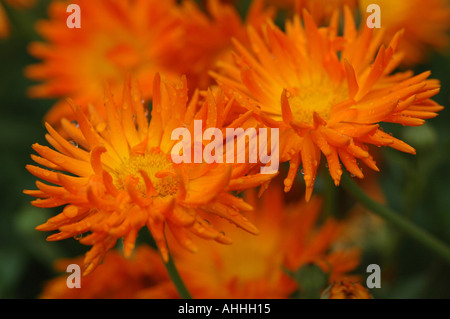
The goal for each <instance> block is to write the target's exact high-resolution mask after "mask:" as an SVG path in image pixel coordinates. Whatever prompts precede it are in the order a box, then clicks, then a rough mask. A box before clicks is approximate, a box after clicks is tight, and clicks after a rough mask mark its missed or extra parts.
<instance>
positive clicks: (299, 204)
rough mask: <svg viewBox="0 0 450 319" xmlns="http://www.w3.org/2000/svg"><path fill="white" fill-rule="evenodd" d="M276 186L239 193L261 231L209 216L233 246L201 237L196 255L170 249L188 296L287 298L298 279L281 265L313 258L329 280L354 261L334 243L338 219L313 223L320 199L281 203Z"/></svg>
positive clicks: (351, 251)
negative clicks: (258, 194)
mask: <svg viewBox="0 0 450 319" xmlns="http://www.w3.org/2000/svg"><path fill="white" fill-rule="evenodd" d="M279 186H281V185H279V184H275V183H273V185H271V186H269V188H268V189H267V190H266V192H265V193H264V194H263V197H262V198H261V199H257V197H256V192H254V191H249V192H246V193H244V198H245V199H246V201H248V202H249V203H251V204H252V205H253V206H254V207H255V210H254V211H252V212H250V213H249V214H248V217H249V218H250V219H251V220H252V221H254V223H255V225H257V226H258V228H259V229H260V236H258V237H249V236H245V235H243V234H241V233H239V232H237V231H236V228H231V227H228V225H226V223H224V222H221V221H218V220H216V218H214V219H209V221H210V222H211V223H214V224H216V223H218V224H219V225H221V228H222V229H224V231H225V233H226V234H227V235H229V236H231V237H232V238H233V245H231V246H226V247H225V246H220V247H219V246H217V245H215V246H213V245H209V244H208V243H207V242H205V241H203V242H202V243H199V245H201V246H200V247H201V249H200V251H199V252H198V253H197V254H195V255H194V254H186V253H184V252H183V251H178V252H177V251H175V252H174V256H175V258H176V262H177V267H178V270H179V272H180V274H181V276H182V278H183V280H184V283H185V284H186V286H187V287H188V289H189V291H190V293H191V294H192V296H193V297H195V298H252V299H253V298H255V299H258V298H289V297H290V295H291V294H292V293H293V292H294V291H295V290H296V288H297V284H296V283H295V282H294V280H293V279H292V278H290V277H289V276H288V275H287V274H286V272H285V270H284V269H285V268H287V269H289V270H291V271H295V270H297V269H298V268H300V267H302V266H304V265H306V264H308V263H316V264H317V265H319V266H320V267H321V268H322V269H323V271H324V272H329V273H330V280H331V281H333V280H339V279H340V278H342V277H343V276H345V275H346V274H347V273H348V272H349V271H352V270H354V269H355V268H356V267H357V266H358V264H359V256H360V251H359V249H357V248H355V246H353V247H350V248H342V247H341V248H339V249H334V247H333V244H334V242H335V241H336V239H337V238H339V236H340V234H341V230H342V224H341V223H339V222H337V221H336V220H333V219H327V220H326V221H325V223H324V224H323V225H322V226H318V218H319V216H320V211H321V200H320V199H319V198H313V199H312V200H311V202H310V203H305V201H304V200H300V201H296V202H294V203H291V204H285V202H284V198H283V191H282V189H281V188H280V187H279ZM169 236H170V235H169ZM168 241H169V243H170V241H171V238H170V237H169V238H168ZM143 296H145V294H144V295H143Z"/></svg>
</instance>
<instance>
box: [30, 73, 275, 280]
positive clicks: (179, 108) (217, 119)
mask: <svg viewBox="0 0 450 319" xmlns="http://www.w3.org/2000/svg"><path fill="white" fill-rule="evenodd" d="M131 82H132V81H131V80H130V79H128V80H127V81H126V84H125V86H124V94H123V98H122V102H121V103H116V102H115V101H114V99H113V97H112V95H111V92H110V91H109V90H107V93H106V98H105V104H104V107H105V108H106V109H105V110H104V111H103V113H105V114H106V117H105V118H103V117H102V116H100V115H99V113H97V112H96V108H94V107H89V112H90V116H89V117H87V116H86V115H85V114H84V112H83V110H82V109H81V107H78V106H74V105H72V107H73V108H74V112H75V119H76V122H69V121H68V120H66V119H63V120H62V122H61V123H62V128H63V129H64V131H65V134H66V135H67V136H69V138H67V139H66V138H64V137H62V136H61V135H60V134H59V133H58V132H57V131H56V130H55V129H53V128H52V126H50V125H48V124H46V127H47V130H48V133H49V134H47V135H46V138H47V141H48V142H49V143H50V144H51V145H52V146H53V148H54V149H52V148H50V147H46V146H42V145H39V144H34V145H33V149H34V150H35V151H36V152H37V153H38V154H39V155H40V156H35V155H32V159H33V160H34V161H35V162H36V163H37V164H39V165H41V166H44V167H45V168H41V167H38V166H33V165H28V166H27V169H28V170H29V171H30V172H31V173H32V174H33V175H35V176H36V177H38V178H40V179H42V180H44V181H47V182H49V183H51V184H53V185H49V184H45V183H42V182H40V181H38V182H37V183H36V185H37V187H38V190H35V191H25V193H26V194H29V195H32V196H35V197H38V199H37V200H35V201H33V202H32V204H33V205H34V206H37V207H43V208H46V207H58V206H63V205H66V206H65V207H64V209H63V211H62V213H60V214H59V215H57V216H55V217H53V218H51V219H49V220H48V221H47V222H46V223H45V224H43V225H40V226H38V227H37V229H38V230H42V231H52V230H59V232H58V233H55V234H53V235H51V236H49V237H48V240H61V239H66V238H70V237H75V236H79V235H81V234H85V233H89V234H88V235H86V236H85V237H83V238H81V239H80V242H81V243H82V244H86V245H92V246H93V247H92V248H91V250H90V251H89V252H88V253H87V254H86V258H85V264H86V266H87V268H86V271H85V273H86V274H88V273H89V272H91V271H92V270H94V269H95V268H96V267H97V265H98V264H99V263H100V262H101V260H102V259H103V257H104V255H105V254H106V252H107V251H108V250H110V249H111V248H113V247H114V246H115V244H116V241H117V240H118V239H119V238H124V253H125V255H126V256H129V255H130V254H131V252H132V250H133V248H134V244H135V240H136V237H137V234H138V231H139V230H140V229H141V228H142V227H145V226H147V227H148V229H149V230H150V231H151V233H152V236H153V238H154V239H155V241H156V244H157V245H158V248H159V250H160V252H161V255H162V256H163V259H164V260H165V261H167V260H168V250H167V245H166V240H165V228H166V226H167V227H168V229H169V230H170V231H171V232H172V234H173V235H174V236H175V238H176V239H177V241H178V242H179V244H181V245H182V246H183V247H184V248H186V249H188V250H190V251H196V250H197V247H196V245H194V243H193V241H192V240H191V237H190V235H191V234H194V235H196V236H198V237H201V238H203V239H208V240H215V241H217V242H219V243H222V244H229V243H231V240H230V238H229V237H227V236H225V235H223V234H222V233H221V232H219V231H217V230H216V229H215V228H214V227H213V226H212V225H210V224H208V223H207V222H205V220H204V218H207V216H210V215H218V216H220V217H222V218H224V219H227V220H229V221H230V222H232V223H234V224H236V225H237V226H239V227H241V228H242V229H244V230H246V231H248V232H250V233H254V234H256V233H258V229H257V228H256V227H255V226H254V225H253V224H252V223H250V222H249V221H248V220H247V219H246V218H245V217H244V216H243V215H241V213H240V212H245V211H249V210H251V209H252V207H251V206H250V205H248V204H247V203H245V202H244V201H243V200H242V199H240V198H238V197H236V196H233V195H232V194H231V193H230V191H241V190H243V189H247V188H252V187H257V186H259V185H261V184H263V183H266V182H268V181H269V180H270V179H271V178H273V176H274V174H265V175H261V174H252V175H246V174H247V173H248V171H249V170H250V169H251V168H252V165H254V164H245V163H244V164H226V163H223V164H218V163H213V164H206V163H205V162H203V163H199V164H196V163H193V164H189V163H180V164H174V163H173V162H172V158H171V150H172V147H173V146H174V144H175V143H177V141H173V140H172V139H171V134H172V131H173V130H174V129H175V128H179V127H186V128H188V129H189V130H192V129H193V126H194V125H193V120H194V118H196V119H201V120H203V121H204V122H205V123H207V124H208V125H207V126H209V125H212V126H216V127H219V128H221V127H222V123H223V121H224V118H226V116H227V115H226V114H227V112H228V111H227V110H228V108H227V109H225V105H224V100H221V99H219V96H217V98H215V97H214V96H213V94H212V93H211V92H210V91H209V94H208V98H207V99H206V100H205V101H204V102H203V103H200V102H199V94H198V91H197V92H195V93H194V95H193V98H192V99H191V100H190V102H188V97H187V84H186V79H185V78H183V79H182V80H179V81H177V82H176V83H173V84H172V83H169V82H166V81H161V80H160V77H159V76H156V77H155V81H154V91H153V94H154V97H153V104H152V111H151V120H150V122H149V121H148V119H147V114H146V112H147V110H146V108H145V107H144V105H143V104H142V100H141V97H140V94H139V93H138V92H137V88H136V85H135V84H133V85H132V83H131ZM222 96H223V95H222ZM199 103H200V106H201V107H200V110H199V111H198V112H197V106H198V105H199ZM97 107H100V106H97ZM206 110H207V112H206ZM243 119H245V117H241V118H240V119H238V120H237V121H236V122H233V123H231V125H232V127H235V125H238V126H239V123H241V122H242V121H243ZM205 129H206V128H205ZM244 175H246V176H244Z"/></svg>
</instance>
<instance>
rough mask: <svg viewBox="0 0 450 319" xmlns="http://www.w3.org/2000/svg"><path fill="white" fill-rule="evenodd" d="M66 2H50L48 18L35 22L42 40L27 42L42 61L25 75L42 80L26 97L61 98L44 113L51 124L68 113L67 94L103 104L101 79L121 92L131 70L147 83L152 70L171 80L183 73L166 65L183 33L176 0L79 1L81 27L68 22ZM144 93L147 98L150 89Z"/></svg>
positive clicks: (76, 98) (77, 100)
mask: <svg viewBox="0 0 450 319" xmlns="http://www.w3.org/2000/svg"><path fill="white" fill-rule="evenodd" d="M69 3H70V1H61V0H55V1H53V2H51V3H50V6H49V9H48V11H49V19H48V20H44V21H40V22H38V24H37V25H36V29H37V31H38V33H39V34H40V35H41V36H42V37H43V39H44V41H45V42H34V43H32V44H31V45H30V47H29V51H30V53H31V54H32V55H33V56H34V57H36V58H38V59H40V60H41V62H40V63H38V64H35V65H31V66H29V67H27V68H26V75H27V77H28V78H30V79H33V80H37V81H40V83H39V84H36V85H34V86H32V87H31V88H30V89H29V92H28V93H29V96H31V97H38V98H61V99H62V100H61V101H60V102H58V103H57V104H56V105H55V106H54V107H53V108H52V109H51V110H50V111H49V113H48V114H47V116H46V121H47V122H49V123H50V124H52V125H53V124H55V123H59V120H60V119H61V118H63V117H70V116H72V114H73V113H72V111H71V109H70V107H69V106H68V105H67V103H66V102H65V101H64V99H65V98H68V97H70V98H72V99H73V100H74V101H75V102H76V103H77V104H79V105H83V106H84V105H87V104H88V103H94V105H95V104H97V103H101V102H102V98H100V97H102V96H103V92H104V87H105V82H107V83H109V85H110V87H111V90H112V92H113V93H114V94H115V95H119V94H120V92H121V88H122V81H123V78H124V77H125V76H126V75H128V74H131V73H132V74H133V75H134V76H135V77H136V78H137V79H138V81H139V84H140V85H142V87H150V88H151V87H152V83H153V78H154V76H155V74H156V72H163V73H164V74H166V76H167V77H171V78H172V79H175V76H176V77H178V76H179V75H181V74H179V73H178V72H176V71H175V70H173V69H172V68H171V67H170V63H171V61H173V60H174V57H175V54H176V51H175V50H176V48H177V46H178V43H179V40H180V39H181V37H182V32H181V30H180V26H179V25H180V23H179V14H178V13H177V5H176V2H175V1H174V0H166V1H158V0H137V1H134V0H117V1H110V0H98V1H90V0H80V1H78V2H77V4H78V5H79V6H80V9H81V28H79V29H77V28H74V29H70V28H68V26H67V19H68V16H69V13H67V12H66V10H67V6H68V4H69ZM144 92H145V93H144V98H146V99H147V98H149V97H151V94H152V92H151V90H145V91H144Z"/></svg>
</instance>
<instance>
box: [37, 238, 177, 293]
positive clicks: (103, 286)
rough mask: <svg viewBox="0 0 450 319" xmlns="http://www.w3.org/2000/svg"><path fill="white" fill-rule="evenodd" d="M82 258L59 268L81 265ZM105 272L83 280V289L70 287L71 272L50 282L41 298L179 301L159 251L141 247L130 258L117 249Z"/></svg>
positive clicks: (109, 259)
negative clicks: (152, 298)
mask: <svg viewBox="0 0 450 319" xmlns="http://www.w3.org/2000/svg"><path fill="white" fill-rule="evenodd" d="M82 263H83V259H82V258H80V257H79V258H75V259H67V260H60V261H58V262H57V265H56V269H57V270H58V271H60V272H64V273H65V271H66V268H67V266H68V265H70V264H77V265H81V264H82ZM101 270H102V271H98V272H96V273H95V274H90V275H87V276H84V277H83V278H81V282H80V284H81V287H80V288H77V289H71V288H68V287H67V275H68V274H67V273H65V274H64V275H62V276H60V277H57V278H55V279H52V280H50V281H49V282H48V283H47V284H46V285H45V287H44V289H43V291H42V293H41V295H40V296H39V298H42V299H124V298H125V299H130V298H139V296H140V294H141V293H145V295H146V296H147V297H150V296H152V294H153V295H155V298H176V297H177V293H176V290H175V287H174V286H173V284H172V282H171V281H170V279H169V276H168V275H167V271H166V269H165V267H164V265H163V263H162V262H161V258H160V256H159V254H158V252H157V251H155V250H153V249H151V248H149V247H147V246H139V247H138V248H136V251H135V253H134V254H133V256H132V257H131V258H130V259H125V258H124V257H123V256H122V255H121V254H120V253H119V252H117V251H115V250H113V251H111V253H109V254H108V255H107V256H106V257H105V260H104V262H103V264H102V265H101Z"/></svg>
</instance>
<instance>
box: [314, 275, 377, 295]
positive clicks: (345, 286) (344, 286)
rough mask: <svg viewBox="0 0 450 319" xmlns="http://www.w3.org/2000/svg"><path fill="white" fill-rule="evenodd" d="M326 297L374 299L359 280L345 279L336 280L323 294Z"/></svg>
mask: <svg viewBox="0 0 450 319" xmlns="http://www.w3.org/2000/svg"><path fill="white" fill-rule="evenodd" d="M322 298H324V299H372V296H371V295H370V293H369V291H368V290H367V289H366V288H364V287H363V286H362V285H361V284H360V283H359V282H354V281H352V280H350V279H343V280H341V281H337V282H334V283H332V284H331V285H330V287H328V288H327V289H326V290H325V291H324V292H323V294H322Z"/></svg>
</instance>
